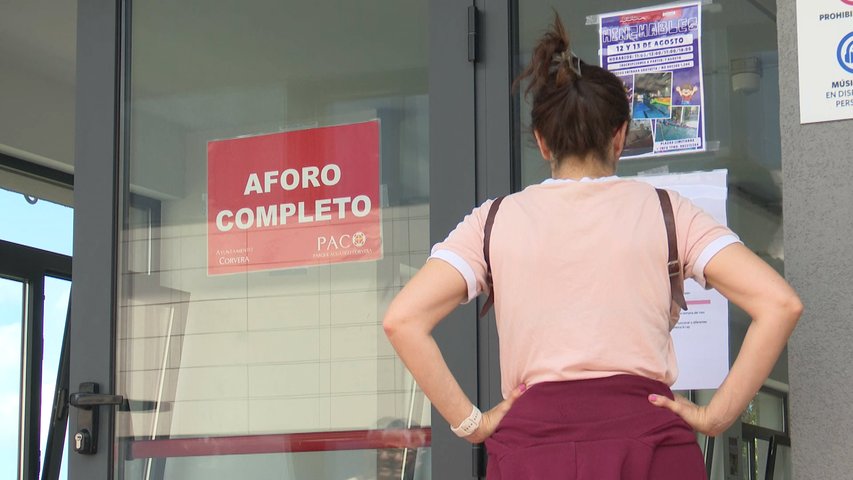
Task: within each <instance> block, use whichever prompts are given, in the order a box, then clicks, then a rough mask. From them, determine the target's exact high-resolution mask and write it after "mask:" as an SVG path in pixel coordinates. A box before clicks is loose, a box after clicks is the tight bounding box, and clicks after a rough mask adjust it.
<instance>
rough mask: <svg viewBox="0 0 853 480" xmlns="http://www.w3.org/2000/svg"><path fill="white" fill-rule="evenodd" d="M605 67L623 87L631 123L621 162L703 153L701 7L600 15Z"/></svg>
mask: <svg viewBox="0 0 853 480" xmlns="http://www.w3.org/2000/svg"><path fill="white" fill-rule="evenodd" d="M599 21H600V30H599V33H600V35H599V38H600V40H601V48H600V50H599V51H600V55H601V66H602V67H603V68H605V69H607V70H610V71H612V72H613V73H614V74H616V76H618V77H619V78H620V79H621V80H622V82H623V83H624V84H625V94H626V95H627V96H628V99H629V101H630V103H631V124H630V126H629V131H628V139H627V142H626V145H625V152H624V153H623V155H622V158H636V157H647V156H653V155H669V154H676V153H688V152H701V151H704V150H705V112H704V94H703V82H702V78H703V77H702V57H701V48H700V38H701V30H702V29H701V25H702V22H701V8H700V4H699V3H685V4H678V5H673V6H666V7H652V8H647V9H641V10H629V11H623V12H615V13H607V14H603V15H600V16H599Z"/></svg>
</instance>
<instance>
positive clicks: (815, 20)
mask: <svg viewBox="0 0 853 480" xmlns="http://www.w3.org/2000/svg"><path fill="white" fill-rule="evenodd" d="M797 50H798V57H799V67H800V123H814V122H827V121H832V120H844V119H853V0H797Z"/></svg>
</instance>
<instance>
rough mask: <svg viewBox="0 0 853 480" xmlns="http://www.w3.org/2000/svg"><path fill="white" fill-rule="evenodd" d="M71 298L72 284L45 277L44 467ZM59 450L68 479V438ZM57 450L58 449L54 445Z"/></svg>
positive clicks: (63, 473)
mask: <svg viewBox="0 0 853 480" xmlns="http://www.w3.org/2000/svg"><path fill="white" fill-rule="evenodd" d="M70 295H71V282H70V281H68V280H63V279H60V278H54V277H45V278H44V330H43V338H44V350H43V351H44V355H43V357H42V383H41V430H40V432H41V451H42V452H43V453H42V464H43V463H44V457H45V453H44V452H47V435H48V432H49V431H50V417H51V414H52V412H53V400H54V395H55V394H56V375H57V371H58V369H59V357H60V355H61V354H62V338H63V336H64V334H65V321H66V319H67V318H68V299H69V297H70ZM65 439H66V442H63V443H62V445H61V446H60V447H59V448H62V450H63V459H62V467H61V472H60V478H65V477H66V476H67V468H68V467H67V465H66V459H67V452H66V450H67V449H66V448H65V445H66V444H67V440H68V437H67V436H66V437H65ZM54 447H56V446H54Z"/></svg>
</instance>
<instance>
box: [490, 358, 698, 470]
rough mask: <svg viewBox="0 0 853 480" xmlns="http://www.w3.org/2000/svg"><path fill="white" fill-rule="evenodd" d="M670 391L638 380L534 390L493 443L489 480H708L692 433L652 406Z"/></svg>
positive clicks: (619, 378)
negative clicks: (657, 397) (655, 396)
mask: <svg viewBox="0 0 853 480" xmlns="http://www.w3.org/2000/svg"><path fill="white" fill-rule="evenodd" d="M651 393H655V394H658V395H666V396H667V397H669V398H672V391H670V389H669V387H667V386H666V385H665V384H663V383H660V382H657V381H654V380H650V379H647V378H643V377H639V376H634V375H617V376H614V377H607V378H597V379H592V380H577V381H568V382H550V383H541V384H537V385H534V386H532V387H530V389H528V391H527V392H525V393H524V394H523V395H522V396H521V397H520V398H519V399H518V400H516V402H515V404H514V405H513V407H512V409H510V411H509V413H508V414H507V415H506V416H505V417H504V418H503V420H502V421H501V423H500V425H498V428H497V430H496V431H495V433H494V434H493V435H492V436H491V438H489V439H488V440H486V449H487V451H488V453H489V464H488V469H487V473H486V479H487V480H569V479H571V480H646V479H648V480H670V479H672V480H694V479H696V480H699V479H705V478H707V477H706V475H705V465H704V460H703V458H702V451H701V450H700V449H699V444H698V443H697V442H696V434H695V433H694V432H693V430H692V429H691V428H690V426H689V425H688V424H687V423H686V422H685V421H684V420H682V419H681V417H679V416H678V415H676V414H674V413H673V412H671V411H670V410H668V409H665V408H660V407H656V406H654V405H652V404H651V403H649V401H648V396H649V394H651Z"/></svg>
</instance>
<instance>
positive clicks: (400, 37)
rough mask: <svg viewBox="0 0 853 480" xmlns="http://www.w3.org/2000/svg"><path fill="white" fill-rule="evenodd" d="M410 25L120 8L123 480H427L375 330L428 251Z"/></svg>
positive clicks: (402, 385) (295, 9)
mask: <svg viewBox="0 0 853 480" xmlns="http://www.w3.org/2000/svg"><path fill="white" fill-rule="evenodd" d="M426 11H427V2H426V1H420V0H406V1H399V0H379V1H374V2H367V3H365V2H348V1H344V0H338V1H333V0H322V1H310V2H309V1H302V2H272V3H271V2H261V1H254V0H253V1H247V2H240V3H239V5H238V4H235V3H233V2H224V1H218V0H217V1H212V2H205V3H204V7H203V9H199V7H198V6H197V5H196V4H194V3H190V2H165V3H163V2H160V3H157V2H154V3H151V2H138V3H134V5H133V11H132V12H131V28H130V29H129V31H130V32H132V36H131V38H130V39H129V45H130V47H129V48H130V56H129V58H130V59H131V62H130V65H129V75H130V104H129V107H128V108H129V112H130V116H129V124H128V128H127V132H128V136H127V138H126V139H125V142H126V144H127V149H126V151H127V152H128V154H127V157H126V159H125V167H124V175H125V176H126V179H127V181H128V182H127V183H128V184H129V185H130V192H125V195H124V197H125V200H124V211H125V212H128V213H126V215H125V221H124V224H125V225H126V227H125V228H124V230H123V232H122V244H121V245H122V249H123V251H122V254H121V259H122V260H121V267H120V275H121V278H120V295H119V298H120V309H119V318H118V331H117V336H118V340H117V348H116V351H117V366H118V367H117V379H116V380H117V386H118V387H117V388H118V392H117V393H120V394H122V395H125V396H126V397H128V398H129V399H130V403H129V410H128V411H121V412H119V414H118V418H117V429H116V432H117V440H118V445H119V453H118V456H117V459H116V468H117V469H118V471H119V475H120V476H121V475H123V478H127V479H141V478H145V479H148V478H158V479H187V480H191V479H196V478H198V479H202V478H204V479H211V478H235V477H238V476H242V477H244V478H282V479H290V478H294V479H295V478H313V479H324V478H329V479H368V478H371V479H373V478H423V479H426V478H429V477H430V472H429V465H430V462H429V461H428V455H429V439H430V430H429V426H430V405H429V403H428V401H427V400H426V399H425V398H424V396H423V394H422V393H421V392H420V390H419V389H418V387H417V385H415V384H414V382H413V380H412V377H411V375H410V374H409V373H408V372H407V371H406V369H405V368H404V367H403V365H402V364H401V362H400V361H399V360H398V359H397V358H396V355H395V354H394V351H393V349H392V348H391V346H390V344H389V343H388V342H387V340H386V338H385V335H384V332H383V330H382V326H381V321H382V317H383V315H384V310H385V308H386V307H387V305H388V303H389V302H390V300H391V298H392V297H393V296H394V294H395V293H396V292H397V291H399V289H400V288H401V286H402V285H403V284H404V283H405V282H406V281H407V280H408V279H409V278H410V277H411V275H413V273H414V272H415V271H416V270H417V269H418V268H419V267H420V266H421V265H422V264H423V263H424V262H425V261H426V258H427V256H428V253H429V218H430V217H429V183H428V178H429V161H428V159H429V152H428V97H427V38H426V32H427V23H426V18H427V14H426V13H427V12H426ZM326 127H329V128H326ZM332 127H334V128H332ZM362 127H364V128H365V130H358V132H359V133H358V134H353V135H350V136H347V135H348V133H347V132H353V131H355V130H353V129H359V128H362ZM280 132H290V133H287V134H285V135H276V134H278V133H280ZM263 134H273V135H270V136H267V137H264V136H261V135H263ZM300 142H301V143H300ZM353 142H354V143H353ZM295 145H300V146H299V147H298V148H301V149H303V150H300V151H301V152H303V153H305V157H311V158H310V159H308V160H306V159H305V158H302V157H300V156H299V155H295V154H293V152H294V150H292V149H295V148H297V147H295ZM235 152H236V153H235ZM321 154H322V155H321ZM312 155H313V157H312ZM297 157H299V158H297ZM270 158H271V159H272V160H270V161H271V162H273V163H271V164H267V165H268V166H264V167H263V168H261V167H259V170H258V171H257V172H254V171H250V170H249V169H247V168H248V167H246V165H255V164H262V163H263V162H265V161H267V160H265V159H270ZM275 162H278V163H275ZM300 162H303V163H300ZM304 162H308V163H304ZM347 162H350V163H347ZM332 164H334V165H337V166H338V167H339V170H335V167H332V166H330V165H332ZM353 165H356V166H357V167H358V168H355V169H353V168H349V167H352V166H353ZM326 167H328V168H326ZM311 168H316V170H315V171H314V173H312V170H311ZM268 172H275V173H273V174H268ZM252 173H256V174H257V175H256V177H255V178H254V180H253V179H252V177H251V174H252ZM297 175H298V176H299V177H298V179H297V177H296V176H297ZM337 175H340V177H338V176H337ZM235 179H236V180H235ZM312 179H313V180H312ZM338 181H339V182H340V183H339V184H338ZM348 181H352V182H354V183H350V184H347V185H348V186H347V187H346V188H351V189H352V190H351V191H350V192H349V193H344V194H340V195H338V194H334V193H332V192H333V190H334V189H333V188H332V187H335V188H338V187H340V188H344V186H345V185H344V184H345V182H348ZM312 182H313V183H312ZM234 184H236V185H238V186H239V191H238V192H237V194H235V198H237V199H238V200H239V201H245V202H246V203H244V204H242V205H244V206H249V207H246V208H244V209H241V204H233V206H232V204H227V205H226V196H225V195H224V194H223V192H224V191H226V190H227V189H228V188H231V187H233V185H234ZM359 192H361V193H362V194H364V195H365V197H366V198H367V199H368V200H369V212H368V206H367V205H368V203H367V201H368V200H365V199H361V200H358V198H357V197H358V194H359ZM371 192H372V193H371ZM131 194H132V196H133V198H131ZM331 197H334V198H331ZM258 198H269V199H270V200H269V201H264V203H259V204H257V205H255V204H251V203H250V202H252V201H255V199H258ZM344 198H346V200H344ZM140 199H143V200H144V201H140ZM241 199H242V200H241ZM359 201H360V202H361V203H359ZM324 202H325V203H324ZM139 205H145V207H144V208H140V207H139ZM256 207H257V208H256ZM273 207H275V209H276V210H274V211H273V210H270V209H271V208H273ZM291 209H292V210H291ZM226 211H227V212H226ZM223 212H226V213H223ZM271 212H272V213H271ZM287 212H289V213H287ZM330 212H331V213H330ZM220 214H221V215H220ZM361 214H364V215H363V216H362V215H361ZM339 215H340V216H339ZM342 217H343V218H342ZM288 220H289V222H288ZM337 220H340V222H338V221H337ZM264 222H265V223H264ZM322 222H327V223H322ZM330 225H334V228H332V227H329V226H330ZM342 225H343V226H342ZM267 227H269V228H267ZM315 227H316V230H311V229H312V228H315ZM265 228H266V230H263V229H265ZM261 230H263V231H261ZM270 232H271V233H270ZM306 236H309V237H310V240H311V242H310V245H309V247H310V249H306V250H300V249H304V248H306V247H305V244H304V243H300V239H302V238H304V237H306ZM217 242H222V243H217ZM229 242H230V243H229ZM262 254H263V255H269V257H268V258H267V257H264V260H263V261H261V260H259V257H260V256H261V255H262ZM342 439H343V440H342ZM306 445H307V446H306ZM406 447H408V448H406ZM404 458H405V460H404Z"/></svg>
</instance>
